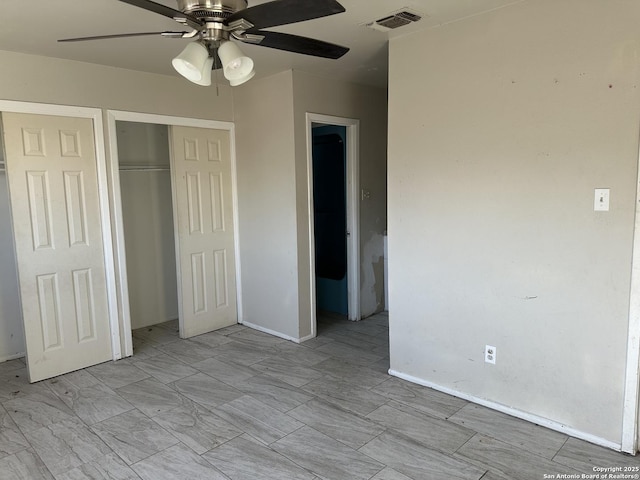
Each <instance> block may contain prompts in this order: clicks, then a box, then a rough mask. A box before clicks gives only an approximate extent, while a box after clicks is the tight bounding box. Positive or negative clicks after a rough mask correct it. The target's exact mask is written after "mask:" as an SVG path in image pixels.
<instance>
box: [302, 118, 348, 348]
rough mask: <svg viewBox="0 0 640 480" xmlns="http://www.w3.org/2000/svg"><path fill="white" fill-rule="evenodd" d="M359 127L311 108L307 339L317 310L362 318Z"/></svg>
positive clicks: (308, 136)
mask: <svg viewBox="0 0 640 480" xmlns="http://www.w3.org/2000/svg"><path fill="white" fill-rule="evenodd" d="M358 128H359V121H358V120H355V119H348V118H341V117H333V116H328V115H320V114H313V113H307V166H308V170H307V171H308V175H309V178H308V185H309V238H310V241H309V244H310V245H309V247H310V248H309V258H310V277H311V278H310V285H311V292H310V293H311V295H310V296H309V297H310V299H311V302H310V303H311V305H309V308H310V316H311V322H312V325H311V331H312V334H311V335H310V336H309V337H308V338H312V337H315V336H316V334H317V327H318V315H325V316H330V317H331V316H333V317H335V318H348V319H349V320H353V321H357V320H360V277H359V265H360V246H359V208H358V207H359V203H358V191H359V182H358V135H359V132H358ZM303 340H305V339H303Z"/></svg>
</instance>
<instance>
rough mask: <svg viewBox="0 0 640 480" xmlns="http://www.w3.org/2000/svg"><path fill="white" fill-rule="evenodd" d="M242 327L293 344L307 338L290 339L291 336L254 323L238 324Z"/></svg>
mask: <svg viewBox="0 0 640 480" xmlns="http://www.w3.org/2000/svg"><path fill="white" fill-rule="evenodd" d="M238 323H240V324H241V325H244V326H245V327H249V328H253V329H254V330H258V331H259V332H264V333H268V334H269V335H273V336H274V337H279V338H284V339H285V340H290V341H292V342H295V343H300V342H303V341H304V340H306V339H307V338H306V337H305V338H303V339H300V338H295V337H290V336H289V335H285V334H284V333H280V332H276V331H275V330H271V329H269V328H264V327H261V326H260V325H255V324H253V323H249V322H238Z"/></svg>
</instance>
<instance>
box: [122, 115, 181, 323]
mask: <svg viewBox="0 0 640 480" xmlns="http://www.w3.org/2000/svg"><path fill="white" fill-rule="evenodd" d="M116 128H117V136H118V160H119V163H120V167H121V170H120V193H121V197H122V221H123V225H124V240H125V248H126V255H127V283H128V287H129V309H130V313H131V327H132V328H133V329H136V328H142V327H146V326H149V325H154V324H157V323H161V322H165V321H167V320H173V319H176V318H178V285H177V276H176V275H177V274H176V257H175V255H176V252H175V238H174V224H173V206H172V199H171V172H170V170H169V138H168V132H169V128H168V127H167V126H166V125H155V124H151V123H132V122H117V124H116ZM149 167H154V168H157V169H158V170H155V169H153V170H147V168H149ZM161 169H164V170H161Z"/></svg>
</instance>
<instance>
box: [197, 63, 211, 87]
mask: <svg viewBox="0 0 640 480" xmlns="http://www.w3.org/2000/svg"><path fill="white" fill-rule="evenodd" d="M211 67H213V57H209V58H207V59H206V60H205V62H204V66H203V67H202V72H200V73H201V77H200V80H198V81H195V80H192V82H193V83H195V84H197V85H202V86H203V87H208V86H209V85H211Z"/></svg>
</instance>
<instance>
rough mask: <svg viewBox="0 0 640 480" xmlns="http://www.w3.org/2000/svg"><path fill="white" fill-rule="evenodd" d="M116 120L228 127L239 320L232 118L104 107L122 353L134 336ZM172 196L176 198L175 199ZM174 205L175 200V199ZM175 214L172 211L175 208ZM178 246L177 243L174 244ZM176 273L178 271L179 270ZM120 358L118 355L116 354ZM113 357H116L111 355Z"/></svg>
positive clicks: (129, 350)
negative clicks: (190, 116)
mask: <svg viewBox="0 0 640 480" xmlns="http://www.w3.org/2000/svg"><path fill="white" fill-rule="evenodd" d="M116 121H126V122H137V123H155V124H160V125H168V126H172V125H177V126H183V127H197V128H208V129H213V130H227V131H228V132H229V141H230V150H231V152H230V153H231V189H232V194H231V197H232V203H233V220H234V232H233V233H234V247H235V251H236V252H235V259H236V295H237V296H236V303H237V309H238V320H240V319H242V318H243V314H242V282H241V277H240V275H241V269H240V240H239V238H240V237H239V230H238V229H239V222H238V188H237V169H236V144H235V125H234V124H233V123H232V122H223V121H217V120H202V119H197V118H185V117H175V116H170V115H156V114H148V113H137V112H128V111H120V110H107V132H108V133H107V135H108V139H109V157H108V165H109V180H110V187H111V188H110V190H109V198H110V201H111V208H112V212H113V218H112V221H113V226H114V246H115V248H114V254H115V264H116V283H117V285H118V289H117V292H118V300H119V302H118V305H119V310H118V321H119V323H120V327H121V332H122V333H121V341H122V343H123V345H124V348H123V355H122V356H124V357H129V356H131V355H133V339H132V336H131V313H130V310H129V290H128V284H127V262H126V260H127V259H126V253H125V244H124V225H123V218H122V198H121V195H120V170H119V162H118V144H117V136H116ZM172 175H173V171H172ZM174 200H175V199H174ZM174 205H175V201H174ZM174 215H175V212H174ZM176 248H178V246H176ZM178 275H180V273H179V272H178ZM178 290H180V279H179V278H178ZM178 302H179V306H178V309H179V311H181V309H182V307H181V302H182V298H181V295H180V293H179V294H178ZM119 358H121V357H119ZM114 360H115V359H114Z"/></svg>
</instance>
